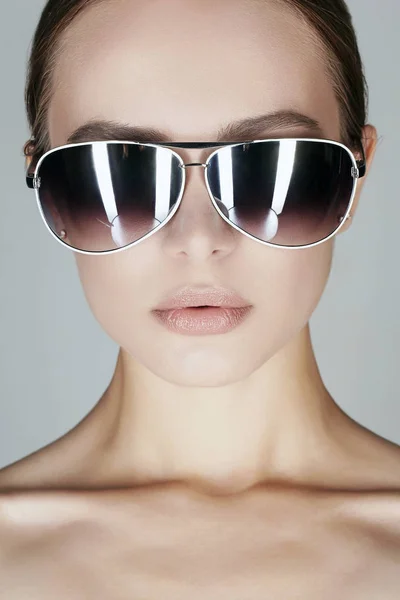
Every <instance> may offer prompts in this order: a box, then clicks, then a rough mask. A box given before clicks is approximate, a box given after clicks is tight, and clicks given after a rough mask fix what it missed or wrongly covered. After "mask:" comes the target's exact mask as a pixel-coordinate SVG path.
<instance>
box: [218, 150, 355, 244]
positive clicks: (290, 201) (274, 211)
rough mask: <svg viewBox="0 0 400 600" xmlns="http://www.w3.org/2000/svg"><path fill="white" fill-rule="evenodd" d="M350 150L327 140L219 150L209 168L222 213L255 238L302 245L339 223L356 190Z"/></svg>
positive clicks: (323, 237)
mask: <svg viewBox="0 0 400 600" xmlns="http://www.w3.org/2000/svg"><path fill="white" fill-rule="evenodd" d="M352 167H353V162H352V159H351V156H350V153H349V151H347V150H346V149H345V148H343V147H342V146H339V145H337V144H334V143H330V142H325V141H321V142H319V141H312V140H291V139H282V140H278V141H275V140H271V141H265V142H255V143H249V144H241V145H238V146H234V147H229V146H227V147H226V148H221V149H219V150H218V152H216V153H215V154H214V156H213V157H212V158H211V160H210V162H209V165H208V169H207V180H208V185H209V188H210V192H211V194H212V196H213V198H214V201H215V203H216V205H217V206H218V208H219V209H220V211H221V212H222V214H224V215H225V217H226V218H227V219H229V220H230V221H231V222H232V223H234V224H235V225H236V226H237V227H238V228H240V229H241V230H243V231H244V232H246V233H248V234H250V235H252V236H254V237H255V238H257V239H259V240H261V241H266V242H270V243H272V244H276V245H282V246H289V247H290V246H303V245H308V244H312V243H316V242H318V241H321V240H323V239H325V238H327V237H328V236H329V235H331V234H332V233H333V232H334V231H336V229H337V228H338V227H339V225H340V223H341V218H342V217H343V215H344V214H345V213H346V211H347V209H348V206H349V202H350V200H351V197H352V193H353V189H354V185H355V184H354V182H355V180H354V178H353V175H352Z"/></svg>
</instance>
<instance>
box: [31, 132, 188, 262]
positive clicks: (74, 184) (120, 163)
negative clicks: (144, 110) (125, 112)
mask: <svg viewBox="0 0 400 600" xmlns="http://www.w3.org/2000/svg"><path fill="white" fill-rule="evenodd" d="M39 176H40V178H41V187H40V193H39V198H40V202H41V206H42V210H43V214H44V216H45V218H46V221H47V223H48V225H49V227H50V228H51V229H52V231H53V232H54V233H55V234H56V235H57V236H58V237H59V238H60V239H62V240H63V241H64V242H65V243H66V244H68V245H70V246H72V247H73V248H76V249H79V250H84V251H98V252H101V251H108V250H113V249H117V248H122V247H124V246H126V245H128V244H131V243H133V242H135V241H138V240H139V239H140V238H142V237H143V236H145V235H147V234H148V233H150V232H151V231H152V230H153V229H155V228H156V227H158V226H159V225H160V223H162V222H163V221H165V219H166V218H167V217H168V215H169V214H170V213H171V211H172V210H173V208H174V206H175V204H176V202H177V200H178V198H179V194H180V193H181V188H182V183H183V172H182V169H181V168H180V162H179V159H178V158H177V156H175V155H173V154H172V153H171V152H170V151H169V150H167V149H166V148H155V147H152V146H142V145H139V144H133V143H128V144H123V143H116V142H111V143H106V142H95V143H93V144H85V145H78V146H71V147H65V148H62V149H59V150H56V151H54V152H53V153H50V154H49V155H48V156H47V157H45V159H44V160H43V163H42V165H41V167H40V173H39Z"/></svg>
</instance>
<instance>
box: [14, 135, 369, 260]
mask: <svg viewBox="0 0 400 600" xmlns="http://www.w3.org/2000/svg"><path fill="white" fill-rule="evenodd" d="M173 147H175V148H213V147H218V149H217V150H214V151H213V152H212V153H211V154H210V156H209V157H208V159H207V161H206V162H205V163H186V164H185V163H184V161H183V160H182V158H181V156H180V155H179V154H178V153H177V152H175V151H174V150H171V148H173ZM362 157H363V158H362V160H356V158H355V157H354V155H353V153H352V152H351V151H350V150H349V148H347V147H346V146H345V145H344V144H341V143H339V142H335V141H331V140H322V139H310V138H284V139H267V140H254V141H250V142H240V143H234V142H233V143H232V142H229V143H221V142H218V143H214V142H213V143H208V142H202V143H195V142H193V143H192V142H186V143H168V144H147V143H139V142H131V141H127V142H123V141H95V142H84V143H78V144H69V145H66V146H61V147H58V148H54V149H52V150H50V151H48V152H46V153H45V154H43V156H41V158H40V159H39V161H38V162H37V164H36V165H35V166H34V171H32V167H31V169H28V173H27V176H26V181H27V185H28V186H29V187H30V188H32V189H34V190H35V193H36V199H37V203H38V207H39V211H40V214H41V216H42V218H43V221H44V223H45V225H46V226H47V228H48V230H49V231H50V233H51V234H52V235H53V236H54V237H55V238H56V239H57V240H58V241H59V242H60V243H61V244H63V245H64V246H66V247H68V248H70V249H72V250H74V251H76V252H80V253H82V254H91V255H92V254H111V253H114V252H120V251H121V250H124V249H127V248H130V247H132V246H134V245H136V244H138V243H139V242H142V241H144V240H146V239H148V238H149V237H150V236H151V235H153V234H154V233H156V232H157V231H159V230H160V229H161V228H162V227H163V226H164V225H166V224H167V223H168V221H170V220H171V219H172V218H173V216H174V214H175V213H176V212H177V210H178V208H179V206H180V204H181V201H182V197H183V194H184V190H185V181H186V169H187V168H188V167H194V166H197V167H203V168H204V175H205V182H206V187H207V191H208V194H209V196H210V200H211V202H212V204H213V206H214V208H215V210H216V211H217V213H218V214H219V215H220V217H221V218H222V219H224V221H226V222H227V223H228V224H229V225H231V226H232V227H233V228H234V229H236V230H237V231H239V232H240V233H242V234H244V235H246V236H247V237H249V238H251V239H252V240H255V241H257V242H260V243H262V244H265V245H267V246H274V247H280V248H289V249H298V248H309V247H311V246H315V245H317V244H320V243H322V242H324V241H326V240H328V239H329V238H331V237H332V236H333V235H335V234H336V233H337V232H338V230H339V229H340V228H341V227H342V225H343V223H344V221H345V220H346V219H347V218H349V213H350V210H351V206H352V203H353V198H354V195H355V191H356V187H357V180H358V178H360V177H363V176H364V175H365V171H366V167H365V156H364V153H363V152H362Z"/></svg>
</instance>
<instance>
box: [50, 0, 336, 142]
mask: <svg viewBox="0 0 400 600" xmlns="http://www.w3.org/2000/svg"><path fill="white" fill-rule="evenodd" d="M53 91H54V93H53V97H52V101H51V103H50V107H49V131H50V139H51V142H52V145H53V146H57V145H62V144H64V143H65V142H66V139H67V138H68V136H69V135H70V134H71V132H72V131H73V130H74V129H76V128H77V127H79V126H81V125H82V124H84V123H85V122H87V121H90V120H93V119H106V120H113V121H118V122H121V123H126V124H133V125H137V126H143V127H155V128H157V129H161V130H163V131H165V133H166V134H167V135H169V136H170V138H171V139H173V140H176V141H185V140H189V141H193V140H197V141H202V140H207V141H211V140H213V139H214V138H215V133H216V131H217V130H218V129H219V128H220V127H222V126H223V125H226V124H227V123H229V122H230V121H235V120H239V119H242V118H246V117H249V116H257V115H260V114H265V113H268V112H274V111H277V110H281V109H287V110H295V111H298V112H302V113H303V114H306V115H308V116H310V117H312V118H314V119H316V120H318V121H319V122H320V123H321V125H322V127H323V130H324V132H325V134H326V137H327V138H330V139H337V137H338V135H339V111H338V105H337V101H336V98H335V95H334V91H333V86H332V82H331V80H330V78H329V77H328V75H327V73H326V60H325V57H324V53H323V51H322V50H321V49H320V48H319V46H318V44H317V43H316V42H315V39H314V38H313V35H312V30H311V29H310V28H309V27H308V25H307V24H305V23H304V22H303V21H302V20H301V19H300V18H299V17H298V16H297V15H295V14H294V13H293V12H292V11H290V10H289V9H288V8H287V6H286V5H285V3H281V2H278V1H276V0H274V1H271V0H218V1H215V0H168V1H166V0H152V1H149V0H107V1H106V2H104V1H103V2H99V3H95V4H94V5H92V6H91V7H90V8H88V9H86V10H85V11H84V12H83V13H82V14H81V15H80V16H79V17H78V18H77V19H76V20H75V21H74V22H73V24H72V26H71V27H70V28H69V29H68V31H67V32H66V34H65V35H64V37H63V40H62V44H61V47H60V52H59V55H58V58H57V62H56V66H55V71H54V80H53Z"/></svg>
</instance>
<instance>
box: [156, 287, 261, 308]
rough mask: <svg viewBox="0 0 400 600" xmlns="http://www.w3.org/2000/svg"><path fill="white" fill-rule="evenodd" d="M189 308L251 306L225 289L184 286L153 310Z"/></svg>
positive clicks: (234, 293)
mask: <svg viewBox="0 0 400 600" xmlns="http://www.w3.org/2000/svg"><path fill="white" fill-rule="evenodd" d="M191 306H224V307H228V308H243V307H247V306H251V305H250V304H249V302H247V301H246V300H244V298H242V297H241V296H239V295H238V294H237V293H236V292H234V291H232V290H229V289H226V288H222V287H189V286H185V287H182V288H180V289H179V290H178V291H177V292H176V293H175V294H173V295H172V296H169V298H167V299H166V300H164V301H163V302H161V303H160V304H159V305H158V306H157V307H156V308H155V309H154V310H170V309H174V308H188V307H191Z"/></svg>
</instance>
